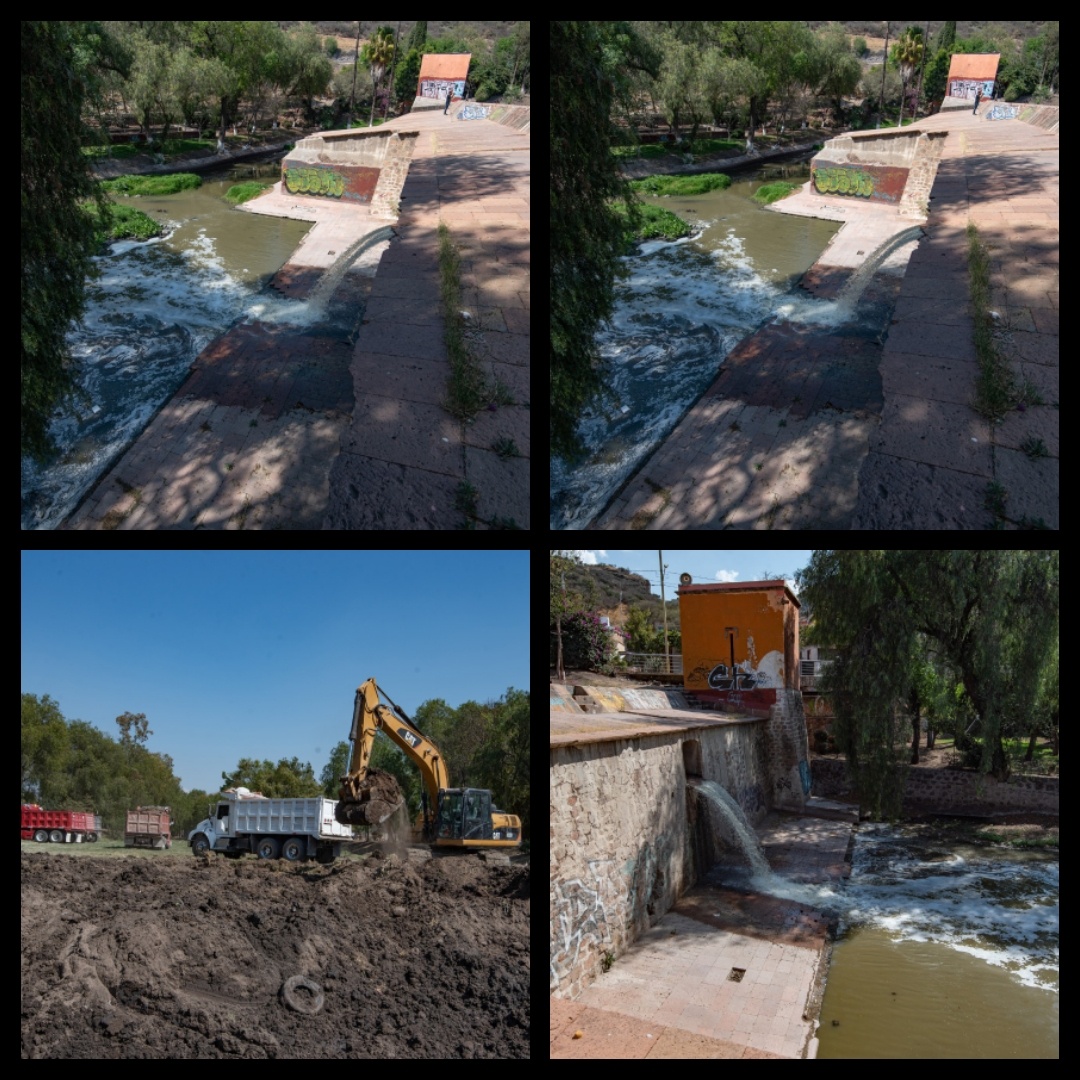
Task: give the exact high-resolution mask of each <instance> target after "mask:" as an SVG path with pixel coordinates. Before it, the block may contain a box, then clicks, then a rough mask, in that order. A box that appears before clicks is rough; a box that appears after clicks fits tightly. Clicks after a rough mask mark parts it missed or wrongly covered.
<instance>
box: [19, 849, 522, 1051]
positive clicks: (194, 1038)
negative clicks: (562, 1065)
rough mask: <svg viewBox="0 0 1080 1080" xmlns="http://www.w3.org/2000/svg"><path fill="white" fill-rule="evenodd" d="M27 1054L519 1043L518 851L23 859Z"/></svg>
mask: <svg viewBox="0 0 1080 1080" xmlns="http://www.w3.org/2000/svg"><path fill="white" fill-rule="evenodd" d="M296 977H302V978H303V979H305V980H307V981H303V982H299V985H297V983H298V980H297V979H296ZM290 980H291V981H290ZM287 982H288V983H289V987H288V988H286V983H287ZM320 993H321V995H322V998H323V1001H322V1004H321V1006H320V1005H319V1001H318V995H319V994H320ZM316 1008H317V1009H318V1011H317V1012H316V1011H315V1010H316ZM22 1056H23V1057H24V1058H166V1057H173V1058H195V1057H207V1058H278V1057H281V1058H395V1057H401V1058H429V1057H450V1058H460V1057H464V1058H473V1057H478V1058H479V1057H499V1058H525V1057H528V1056H529V867H528V864H524V865H517V864H514V865H499V864H489V863H486V862H484V861H482V860H481V859H480V858H479V857H478V856H476V855H471V854H469V855H457V856H445V857H436V858H434V859H431V860H430V861H427V862H420V863H413V862H409V861H407V860H406V861H405V862H402V861H401V860H400V859H399V858H398V857H397V856H393V855H392V856H389V857H381V856H379V855H377V854H376V855H374V856H372V857H370V858H368V859H365V860H363V861H358V860H352V859H342V860H338V861H337V862H336V863H334V864H332V865H330V866H319V865H317V864H315V863H305V864H301V865H294V864H288V863H283V862H259V861H257V860H255V859H253V858H252V857H250V856H246V857H244V858H242V859H238V860H228V859H224V858H222V857H221V856H217V855H206V856H203V857H201V858H195V857H192V858H190V859H186V858H185V859H174V858H162V859H161V860H160V861H155V860H151V859H147V858H141V859H135V858H116V859H102V858H94V857H82V858H70V857H67V856H63V855H58V854H24V855H23V856H22Z"/></svg>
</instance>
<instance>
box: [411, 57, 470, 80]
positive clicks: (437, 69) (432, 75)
mask: <svg viewBox="0 0 1080 1080" xmlns="http://www.w3.org/2000/svg"><path fill="white" fill-rule="evenodd" d="M471 59H472V53H425V54H424V59H423V60H421V61H420V78H421V80H423V79H467V78H468V77H469V61H470V60H471Z"/></svg>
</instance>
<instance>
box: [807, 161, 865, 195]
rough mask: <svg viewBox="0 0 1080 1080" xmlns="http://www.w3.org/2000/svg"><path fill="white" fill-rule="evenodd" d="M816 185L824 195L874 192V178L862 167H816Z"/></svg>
mask: <svg viewBox="0 0 1080 1080" xmlns="http://www.w3.org/2000/svg"><path fill="white" fill-rule="evenodd" d="M814 187H815V188H816V189H817V190H818V191H819V192H820V193H821V194H822V195H859V196H861V197H862V198H864V199H865V198H869V197H870V196H871V195H873V193H874V178H873V177H872V176H871V175H870V174H869V173H867V172H863V171H862V169H844V168H834V169H815V170H814Z"/></svg>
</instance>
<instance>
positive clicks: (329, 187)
mask: <svg viewBox="0 0 1080 1080" xmlns="http://www.w3.org/2000/svg"><path fill="white" fill-rule="evenodd" d="M284 179H285V187H286V188H287V189H288V190H289V191H290V192H292V194H294V195H330V196H332V197H334V198H341V196H342V194H343V193H344V191H345V177H344V176H342V175H341V173H339V172H334V170H333V169H297V168H292V169H288V168H287V169H285V173H284Z"/></svg>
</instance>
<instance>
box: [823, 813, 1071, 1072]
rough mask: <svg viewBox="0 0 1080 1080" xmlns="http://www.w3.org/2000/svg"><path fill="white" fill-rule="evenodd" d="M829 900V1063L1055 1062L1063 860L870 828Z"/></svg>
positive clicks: (907, 830)
mask: <svg viewBox="0 0 1080 1080" xmlns="http://www.w3.org/2000/svg"><path fill="white" fill-rule="evenodd" d="M826 891H827V892H828V893H829V895H828V896H825V897H824V898H823V900H824V902H825V903H826V904H827V905H829V904H831V905H833V906H836V907H838V908H839V910H840V911H841V913H842V918H841V939H840V940H839V941H838V942H837V944H836V947H835V949H834V952H833V959H832V965H831V967H830V969H829V977H828V982H827V984H826V988H825V997H824V1001H823V1004H822V1012H821V1025H822V1026H821V1029H820V1030H819V1032H818V1036H819V1038H820V1040H821V1049H820V1053H819V1056H820V1057H890V1058H922V1057H980V1058H994V1057H1056V1056H1057V1054H1058V1004H1057V1000H1058V999H1057V986H1058V859H1057V856H1056V854H1055V855H1047V854H1043V853H1041V852H1018V851H1013V850H1009V849H1004V848H985V847H975V846H972V845H968V844H964V843H959V842H948V841H946V842H941V841H940V840H935V839H931V838H928V837H926V836H925V835H924V834H923V833H922V832H921V830H919V829H918V828H916V827H912V826H887V825H871V826H863V827H862V828H860V830H859V833H858V834H857V837H856V844H855V851H854V856H853V861H852V874H851V878H850V880H849V881H848V882H847V883H846V885H844V886H843V887H842V888H839V889H835V890H834V889H829V890H826ZM834 893H835V894H836V895H833V894H834ZM819 902H820V901H819ZM834 1020H835V1021H837V1023H836V1024H835V1025H834V1024H833V1021H834Z"/></svg>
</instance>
